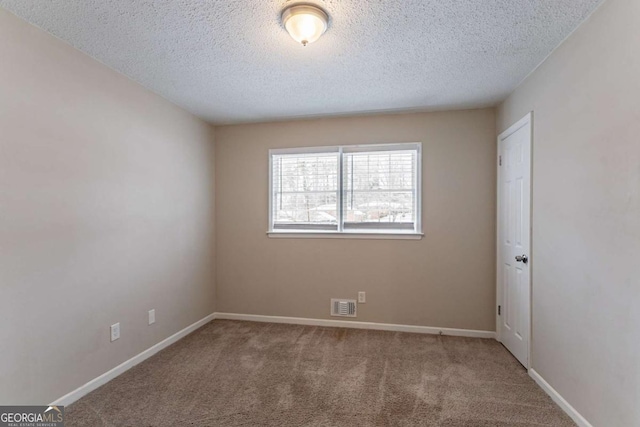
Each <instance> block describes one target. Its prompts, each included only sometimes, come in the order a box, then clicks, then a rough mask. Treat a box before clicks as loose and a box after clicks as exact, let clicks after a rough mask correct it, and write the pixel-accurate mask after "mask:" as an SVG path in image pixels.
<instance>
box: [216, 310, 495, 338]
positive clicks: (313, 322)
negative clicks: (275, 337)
mask: <svg viewBox="0 0 640 427" xmlns="http://www.w3.org/2000/svg"><path fill="white" fill-rule="evenodd" d="M213 315H214V316H215V318H216V319H226V320H247V321H250V322H267V323H288V324H293V325H310V326H329V327H334V328H352V329H375V330H380V331H395V332H413V333H418V334H435V335H452V336H458V337H471V338H494V339H495V337H496V333H495V332H494V331H477V330H473V329H453V328H436V327H432V326H416V325H394V324H391V323H373V322H357V321H353V320H329V319H310V318H305V317H283V316H262V315H258V314H237V313H213Z"/></svg>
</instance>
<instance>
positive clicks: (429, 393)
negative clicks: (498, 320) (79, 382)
mask: <svg viewBox="0 0 640 427" xmlns="http://www.w3.org/2000/svg"><path fill="white" fill-rule="evenodd" d="M65 412H66V424H65V425H66V426H67V427H72V426H92V427H98V426H136V427H142V426H172V427H173V426H349V427H350V426H474V427H476V426H487V427H488V426H491V427H497V426H573V425H574V424H573V422H572V421H571V420H570V419H569V418H568V417H567V416H566V415H565V414H564V413H563V412H562V411H561V410H560V408H558V407H557V406H556V405H555V404H554V403H553V402H552V401H551V399H550V398H549V397H548V396H547V395H546V394H545V393H544V392H543V391H542V390H541V389H539V388H538V386H537V385H536V384H535V383H534V382H533V380H532V379H531V378H529V376H528V375H527V373H526V371H525V370H524V368H523V367H522V366H521V365H519V364H518V362H517V361H516V360H515V359H514V358H513V357H512V356H511V355H510V354H509V353H508V352H507V351H506V350H505V349H504V348H503V347H502V346H501V345H500V344H499V343H498V342H496V341H494V340H489V339H476V338H457V337H447V336H437V335H422V334H408V333H397V332H382V331H367V330H356V329H340V328H322V327H314V326H298V325H279V324H269V323H251V322H239V321H229V320H214V321H213V322H211V323H209V324H207V325H205V326H203V327H202V328H200V329H198V330H197V331H196V332H194V333H192V334H191V335H189V336H187V337H186V338H184V339H183V340H181V341H179V342H178V343H176V344H174V345H173V346H171V347H169V348H167V349H165V350H164V351H162V352H160V353H158V354H157V355H155V356H154V357H152V358H150V359H148V360H147V361H145V362H143V363H141V364H140V365H138V366H136V367H134V368H132V369H131V370H129V371H127V372H125V373H124V374H122V375H121V376H119V377H118V378H116V379H114V380H113V381H111V382H109V383H108V384H106V385H104V386H102V387H101V388H99V389H97V390H96V391H94V392H92V393H90V394H88V395H87V396H85V397H84V398H82V399H80V400H79V401H77V402H76V403H74V404H73V405H71V406H69V407H68V408H66V411H65Z"/></svg>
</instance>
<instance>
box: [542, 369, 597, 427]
mask: <svg viewBox="0 0 640 427" xmlns="http://www.w3.org/2000/svg"><path fill="white" fill-rule="evenodd" d="M529 376H530V377H531V378H533V380H534V381H535V382H536V383H537V384H538V385H539V386H540V388H541V389H543V390H544V391H545V393H547V394H548V395H549V396H550V397H551V400H553V401H554V402H556V403H557V404H558V406H560V408H562V410H563V411H564V412H566V413H567V415H569V416H570V417H571V419H572V420H573V421H574V422H575V423H576V424H577V425H578V427H593V426H592V425H591V423H589V421H587V420H586V419H585V418H584V417H583V416H582V415H580V413H579V412H578V411H576V409H575V408H574V407H573V406H571V405H570V404H569V402H567V401H566V400H564V397H562V396H561V395H560V393H558V392H557V391H556V389H554V388H553V387H551V385H550V384H549V383H548V382H546V381H545V380H544V378H542V377H541V376H540V374H539V373H537V372H536V371H535V370H533V369H529Z"/></svg>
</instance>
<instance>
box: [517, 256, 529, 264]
mask: <svg viewBox="0 0 640 427" xmlns="http://www.w3.org/2000/svg"><path fill="white" fill-rule="evenodd" d="M516 261H518V262H521V263H524V264H526V263H527V262H529V257H528V256H526V255H516Z"/></svg>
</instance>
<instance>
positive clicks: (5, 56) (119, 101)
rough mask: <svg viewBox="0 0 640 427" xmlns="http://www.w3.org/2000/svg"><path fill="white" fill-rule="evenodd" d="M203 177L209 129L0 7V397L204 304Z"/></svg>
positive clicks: (72, 380)
mask: <svg viewBox="0 0 640 427" xmlns="http://www.w3.org/2000/svg"><path fill="white" fill-rule="evenodd" d="M213 179H214V176H213V130H212V128H211V127H210V126H209V125H207V124H205V123H204V122H202V121H200V120H198V119H195V118H194V117H192V116H191V115H189V114H187V113H185V112H184V111H182V110H180V109H178V108H177V107H175V106H173V105H171V104H170V103H168V102H167V101H165V100H163V99H162V98H160V97H158V96H157V95H153V94H151V93H150V92H148V91H146V90H144V89H143V88H141V87H140V86H138V85H137V84H135V83H133V82H132V81H130V80H128V79H127V78H125V77H123V76H122V75H119V74H117V73H115V72H114V71H112V70H110V69H108V68H106V67H105V66H103V65H101V64H99V63H98V62H97V61H95V60H93V59H91V58H89V57H88V56H86V55H84V54H82V53H80V52H79V51H76V50H74V49H73V48H72V47H70V46H68V45H66V44H64V43H62V42H60V41H59V40H57V39H55V38H54V37H52V36H50V35H48V34H46V33H44V32H43V31H41V30H38V29H36V28H35V27H32V26H30V25H28V24H26V23H25V22H23V21H21V20H19V19H18V18H16V17H15V16H13V15H11V14H9V13H8V12H6V11H4V10H2V9H0V295H1V297H0V319H1V321H2V325H1V326H0V404H16V403H20V404H46V403H49V402H51V401H52V400H54V399H56V398H58V397H60V396H62V395H64V394H66V393H68V392H70V391H72V390H73V389H75V388H77V387H79V386H81V385H83V384H84V383H86V382H87V381H89V380H91V379H93V378H95V377H97V376H98V375H100V374H102V373H104V372H106V371H107V370H109V369H111V368H113V367H115V366H116V365H118V364H120V363H122V362H123V361H125V360H127V359H129V358H130V357H132V356H134V355H136V354H138V353H140V352H141V351H143V350H145V349H147V348H149V347H150V346H152V345H153V344H156V343H157V342H159V341H161V340H162V339H164V338H166V337H168V336H170V335H171V334H173V333H175V332H177V331H179V330H180V329H182V328H184V327H186V326H188V325H190V324H191V323H193V322H195V321H197V320H199V319H201V318H203V317H204V316H206V315H208V314H210V313H211V312H213V310H214V293H215V289H214V270H213V265H214V253H213V250H214V245H213V237H214V236H213V225H214V221H213V215H214V211H213V209H214V203H213V196H214V194H213ZM151 308H155V309H156V315H157V323H156V324H155V325H153V326H147V310H149V309H151ZM115 322H120V324H121V328H122V332H121V333H122V336H121V338H120V340H119V341H116V342H114V343H110V342H109V325H111V324H112V323H115Z"/></svg>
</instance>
